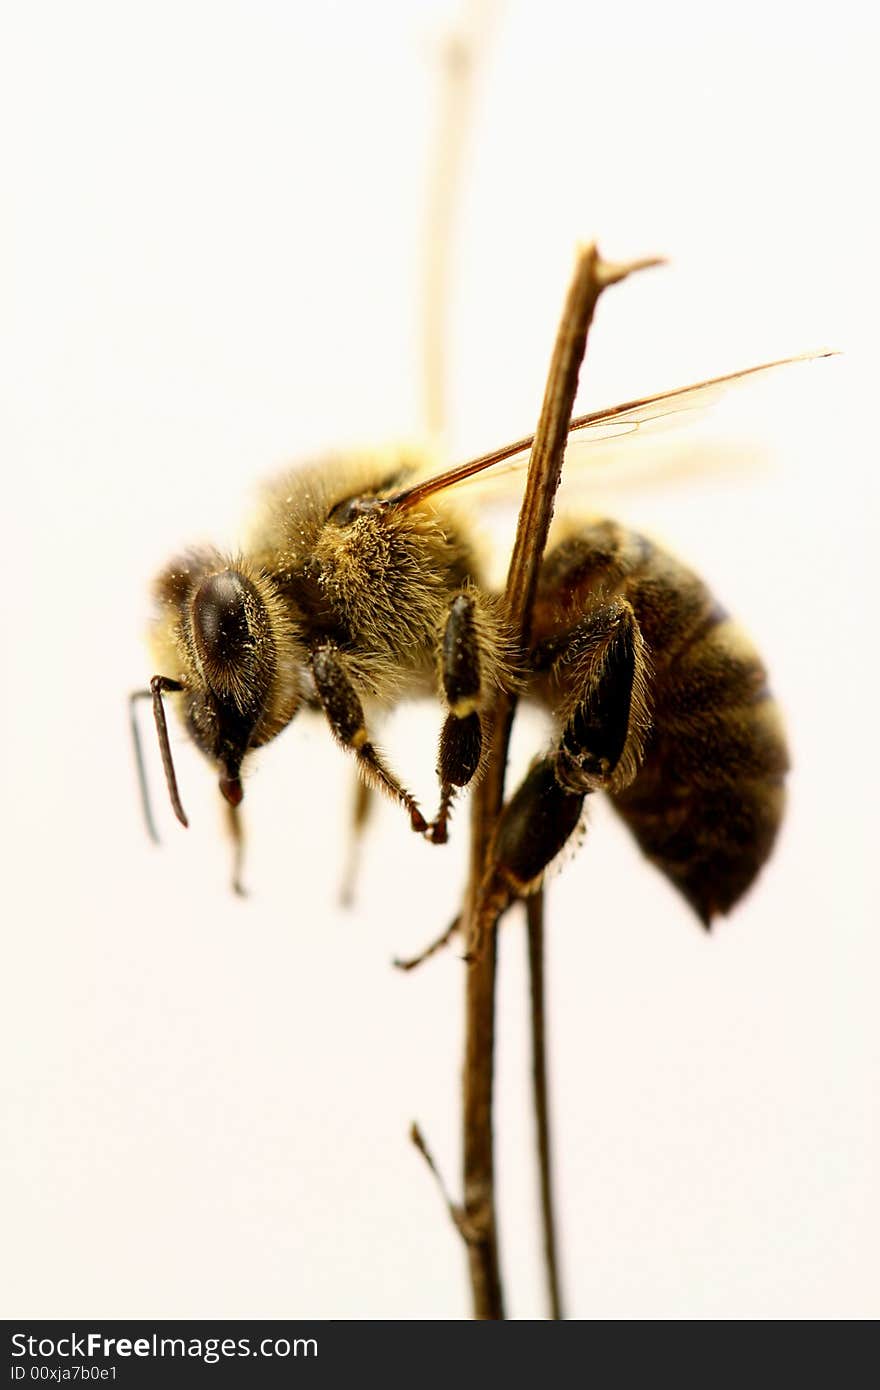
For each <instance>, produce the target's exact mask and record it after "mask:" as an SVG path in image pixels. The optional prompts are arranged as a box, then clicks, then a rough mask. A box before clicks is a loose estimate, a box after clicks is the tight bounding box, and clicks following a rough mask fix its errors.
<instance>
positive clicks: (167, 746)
mask: <svg viewBox="0 0 880 1390" xmlns="http://www.w3.org/2000/svg"><path fill="white" fill-rule="evenodd" d="M182 689H183V686H182V685H181V684H180V681H174V680H171V678H170V677H169V676H154V677H153V679H152V680H151V681H150V693H151V694H152V696H153V718H154V719H155V721H156V733H157V734H158V736H159V752H160V753H161V755H162V766H163V768H164V769H165V781H166V783H167V786H168V795H169V796H170V798H171V805H172V808H173V810H174V814H175V815H176V817H177V819H178V820H179V821H180V824H181V825H185V826H188V825H189V821H188V820H187V818H186V812H185V811H184V809H183V806H182V805H181V804H180V792H179V791H178V790H177V777H176V776H175V773H174V761H173V759H172V757H171V742H170V740H169V738H168V725H167V724H166V722H165V706H164V705H163V704H162V691H163V690H182Z"/></svg>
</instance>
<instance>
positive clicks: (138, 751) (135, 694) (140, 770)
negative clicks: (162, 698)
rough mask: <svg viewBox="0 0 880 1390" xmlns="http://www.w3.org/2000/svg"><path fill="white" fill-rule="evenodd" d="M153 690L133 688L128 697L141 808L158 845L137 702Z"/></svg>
mask: <svg viewBox="0 0 880 1390" xmlns="http://www.w3.org/2000/svg"><path fill="white" fill-rule="evenodd" d="M152 693H153V692H152V691H151V690H133V691H132V692H131V694H130V695H129V697H128V717H129V720H130V724H131V743H132V747H133V748H134V761H135V766H136V768H137V777H138V786H139V788H140V793H141V810H142V811H143V813H144V825H145V826H146V828H147V834H148V835H149V837H150V839H151V840H152V841H153V844H155V845H158V843H159V835H158V832H157V830H156V822H155V821H154V820H153V810H152V807H151V806H150V789H149V787H148V786H147V769H146V767H145V766H144V750H143V745H142V744H141V731H140V729H139V727H138V720H137V709H136V703H137V701H138V700H149V699H151V697H152Z"/></svg>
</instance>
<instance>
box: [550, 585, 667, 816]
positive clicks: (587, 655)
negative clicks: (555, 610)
mask: <svg viewBox="0 0 880 1390" xmlns="http://www.w3.org/2000/svg"><path fill="white" fill-rule="evenodd" d="M646 665H647V657H646V655H645V650H644V643H643V641H642V635H641V631H640V629H639V625H638V622H637V621H636V615H635V613H634V612H633V610H632V607H631V606H630V604H628V603H627V602H626V600H625V599H613V600H611V601H610V602H608V603H603V604H600V605H598V606H597V607H596V608H595V609H593V610H592V612H590V613H589V614H588V615H587V616H586V617H585V618H584V619H583V620H582V621H581V622H580V623H578V625H577V627H576V628H574V629H573V630H572V632H571V633H570V634H569V637H568V640H567V641H566V643H565V645H564V647H563V649H562V650H561V651H560V652H559V654H558V655H557V657H556V661H555V663H554V677H555V678H556V680H557V681H558V683H559V685H560V686H561V687H562V689H561V691H560V693H561V696H562V698H561V701H560V704H559V706H558V708H559V711H560V716H561V718H562V720H563V721H564V722H563V728H562V735H561V737H560V739H559V744H558V746H557V749H556V776H557V778H558V779H559V781H560V782H561V783H562V785H563V786H564V787H567V788H568V789H569V791H582V792H591V791H620V790H621V789H622V788H623V787H624V786H626V785H628V783H629V782H631V781H632V780H633V778H634V776H635V774H636V771H637V767H638V763H639V760H640V758H641V751H642V740H643V738H644V735H645V734H646V732H647V727H648V717H647V704H646V692H645V675H646Z"/></svg>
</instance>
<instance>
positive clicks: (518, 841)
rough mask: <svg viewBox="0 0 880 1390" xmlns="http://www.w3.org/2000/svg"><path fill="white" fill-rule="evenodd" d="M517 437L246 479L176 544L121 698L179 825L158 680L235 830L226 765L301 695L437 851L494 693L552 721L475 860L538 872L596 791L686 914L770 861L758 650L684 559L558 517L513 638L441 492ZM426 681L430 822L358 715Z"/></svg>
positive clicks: (455, 508)
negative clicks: (250, 514) (220, 536)
mask: <svg viewBox="0 0 880 1390" xmlns="http://www.w3.org/2000/svg"><path fill="white" fill-rule="evenodd" d="M819 355H826V354H819ZM796 360H800V359H786V361H796ZM780 365H784V364H783V363H778V362H774V363H768V364H765V365H762V366H760V367H753V368H749V369H747V370H746V371H744V372H737V373H733V374H731V375H730V376H726V377H720V378H715V379H713V380H711V381H707V382H702V383H699V384H698V385H696V386H691V387H686V388H682V389H680V390H677V391H671V392H665V393H663V394H661V395H656V396H651V397H646V398H643V399H641V400H636V401H630V402H626V403H625V404H623V405H619V406H615V407H613V408H612V409H609V410H603V411H597V412H594V413H592V414H590V415H585V416H580V417H579V418H577V419H575V420H574V421H572V426H571V429H572V433H573V434H577V435H579V436H581V437H585V438H590V437H607V436H608V434H609V433H610V434H616V433H626V432H628V431H631V430H635V429H638V428H641V427H642V426H643V425H645V424H647V423H649V422H650V421H652V420H656V419H658V418H661V417H662V416H664V415H666V414H669V413H670V412H672V411H676V410H679V409H689V408H691V407H692V406H693V405H694V404H695V403H699V402H701V401H703V400H705V399H706V398H707V396H709V395H712V394H715V393H717V392H718V391H719V390H723V389H725V388H727V387H728V386H729V385H732V384H733V383H735V382H739V381H742V380H743V379H744V378H746V377H750V376H752V375H754V374H755V373H759V372H764V371H767V370H769V369H770V368H773V367H777V366H780ZM531 442H532V440H531V438H526V439H521V440H517V441H516V442H515V443H513V444H511V445H508V446H506V447H505V448H502V449H498V450H495V451H493V452H492V453H490V454H486V455H483V456H482V457H480V458H478V459H474V460H472V461H470V462H468V463H465V464H463V465H460V466H458V467H457V468H453V469H451V470H448V471H446V472H439V473H436V472H433V471H432V470H431V468H430V466H428V465H426V463H425V460H424V459H423V458H421V457H420V456H419V455H418V454H417V453H414V452H409V451H406V450H397V451H394V452H392V453H377V454H363V455H354V456H349V455H346V456H343V457H339V458H328V459H325V460H323V461H321V462H319V463H314V464H310V465H306V466H303V467H300V468H298V469H295V470H293V471H290V472H288V473H286V474H284V475H283V476H282V477H280V478H279V479H277V480H276V481H275V482H274V483H272V484H271V485H270V486H269V487H268V488H267V489H266V490H265V493H264V497H263V506H262V510H261V514H260V518H259V521H258V523H257V525H256V526H255V527H254V529H253V532H252V534H251V536H250V538H249V540H248V542H247V544H246V545H245V547H244V548H243V549H242V550H241V551H240V552H238V553H236V554H224V553H222V552H220V551H215V550H211V549H200V550H193V551H191V552H189V553H187V554H185V555H184V556H182V557H181V558H178V559H175V560H174V561H172V563H171V564H169V565H168V566H167V567H166V568H165V569H164V570H163V571H162V573H161V574H160V575H159V577H158V580H157V581H156V585H155V597H156V604H157V608H156V614H155V619H154V622H153V625H152V630H151V640H152V649H153V654H154V658H155V662H156V669H157V670H158V671H159V672H160V673H161V674H157V675H155V676H154V677H153V678H152V681H151V682H150V687H149V689H148V690H143V691H137V692H135V693H134V694H133V695H132V697H131V699H132V712H133V713H134V709H135V704H136V702H137V701H139V700H140V699H142V698H148V699H150V700H151V701H152V705H153V710H154V715H155V722H156V728H157V733H158V740H159V748H160V752H161V757H162V762H163V766H164V770H165V775H166V780H167V785H168V790H169V794H170V799H171V803H172V806H173V808H174V811H175V813H176V815H177V818H178V819H179V820H180V821H181V822H182V824H184V825H186V824H187V820H186V816H185V814H184V811H183V807H182V805H181V801H180V796H179V792H178V788H177V781H176V777H175V772H174V766H173V760H172V755H171V747H170V740H169V736H168V729H167V725H166V721H165V712H164V704H163V696H164V695H166V694H169V695H170V696H171V697H172V698H173V700H174V701H175V703H176V704H177V707H178V710H179V713H180V715H181V716H182V719H183V723H184V725H185V726H186V728H187V730H188V732H189V734H190V736H191V738H192V739H193V741H194V742H195V743H196V745H197V746H198V747H199V748H200V749H201V751H202V753H203V754H204V755H205V757H206V758H207V759H208V760H209V762H211V763H212V765H213V766H214V768H215V770H216V771H217V774H218V778H219V788H220V792H221V794H222V796H223V797H224V798H225V800H226V802H227V804H228V807H229V814H230V820H231V823H232V826H233V830H234V833H235V834H236V835H237V836H238V837H239V844H240V830H239V828H238V821H237V814H236V813H237V808H238V806H239V804H240V802H241V800H242V796H243V786H242V770H243V767H244V765H245V763H246V760H247V758H248V756H249V755H250V754H251V753H252V752H253V751H254V750H255V749H257V748H260V747H262V746H263V745H265V744H267V743H269V742H270V741H271V740H272V739H273V738H275V737H276V735H277V734H279V733H280V732H281V730H282V729H284V728H286V727H287V725H288V724H289V723H290V722H291V720H293V719H294V718H295V717H296V716H297V715H298V714H299V713H300V711H303V710H316V711H319V712H321V713H322V714H323V716H324V718H325V719H326V722H327V724H328V725H329V728H330V732H331V734H332V735H333V737H334V739H335V740H336V741H337V743H339V744H340V745H341V747H342V748H343V749H345V750H346V751H347V752H348V753H349V754H350V755H351V756H352V757H353V758H354V760H355V761H356V764H357V768H358V769H359V772H360V774H361V776H362V778H363V780H364V782H365V783H366V784H367V785H368V786H370V787H373V788H378V789H379V790H380V791H381V792H383V793H385V794H386V795H388V796H389V797H391V798H392V799H393V800H394V801H396V802H398V803H399V804H400V805H401V807H402V808H403V810H404V812H405V814H406V816H407V818H408V819H409V822H410V825H411V827H412V829H413V830H414V831H416V832H417V833H419V834H421V835H424V836H425V837H427V838H428V839H429V840H431V841H432V842H433V843H435V844H442V843H443V842H444V841H445V840H446V839H447V836H448V828H449V819H450V814H451V808H452V805H453V800H454V797H455V795H456V794H457V793H458V792H459V791H460V790H461V789H463V788H465V787H467V786H468V785H469V784H471V783H473V782H474V780H475V779H476V778H478V777H479V775H480V772H481V769H482V767H483V764H484V760H485V750H486V748H487V744H488V739H487V732H488V730H487V711H488V709H489V708H490V706H491V705H492V702H493V699H494V697H495V694H496V692H497V690H498V689H499V688H501V689H507V690H509V691H515V692H516V694H517V697H518V698H519V699H523V700H527V701H534V702H537V703H538V704H540V705H542V706H543V707H544V708H545V709H546V710H548V711H549V712H550V713H551V715H552V717H553V735H552V742H551V745H550V747H549V748H548V749H546V750H545V751H543V752H542V753H541V754H540V755H539V756H538V757H537V758H536V759H535V760H534V762H533V763H532V765H531V767H530V769H529V770H528V772H527V774H526V776H525V779H524V781H523V782H522V784H521V785H520V787H519V788H518V789H517V790H516V791H515V792H514V794H513V795H512V797H511V798H510V800H509V801H508V803H507V805H506V807H505V809H504V810H503V812H502V816H501V820H500V822H499V825H498V827H497V830H496V836H495V848H494V857H495V860H496V863H497V865H498V867H499V868H500V870H501V872H502V873H503V875H504V876H505V878H506V879H507V880H508V882H509V883H510V885H511V887H512V888H513V890H514V891H515V892H516V893H517V894H519V895H525V894H527V893H528V892H530V891H532V890H533V889H534V888H535V887H536V886H537V885H538V884H539V883H540V882H541V879H542V876H543V874H544V872H545V870H546V869H547V867H548V865H549V864H550V863H551V861H552V860H553V859H555V858H556V856H557V855H558V854H559V852H560V851H561V850H562V848H563V846H564V845H565V844H566V843H567V842H568V841H569V839H570V837H571V836H572V835H573V834H574V832H575V830H576V828H577V827H578V825H579V823H580V821H581V818H582V809H583V806H584V801H585V798H586V797H587V796H589V795H591V794H593V793H595V792H605V793H606V794H607V796H608V797H609V799H610V801H611V804H612V806H613V807H614V809H615V811H616V812H617V813H618V815H619V816H620V817H621V818H622V820H623V822H624V824H625V825H626V826H627V828H628V830H629V831H630V832H631V834H632V835H633V836H634V838H635V840H636V842H637V843H638V845H639V847H640V849H641V850H642V852H643V853H644V854H645V855H646V856H647V858H648V859H649V860H650V861H651V862H652V863H653V864H654V865H656V867H657V868H658V869H659V870H660V871H661V872H662V873H663V874H664V875H665V876H666V878H667V879H668V880H669V881H670V882H671V883H672V884H673V885H674V886H675V888H676V889H678V891H679V892H680V893H681V894H682V895H683V897H684V898H685V900H686V901H687V903H688V904H689V905H690V907H691V908H692V909H693V911H694V912H695V913H696V915H697V917H698V918H699V920H700V922H702V923H703V924H704V925H705V926H706V927H708V926H709V925H710V923H711V922H712V920H713V918H715V917H716V916H717V915H718V914H723V913H727V912H729V911H730V909H731V908H732V907H733V906H734V905H735V904H736V903H737V902H738V901H739V900H740V898H741V897H742V896H743V894H744V893H745V892H746V890H747V889H748V888H749V887H750V885H751V884H752V883H753V881H754V879H755V877H756V876H757V874H758V873H759V871H760V869H761V867H762V866H763V864H764V863H765V862H766V860H767V858H768V856H769V855H770V853H771V851H772V848H773V844H774V841H775V839H776V836H777V832H778V830H779V826H780V823H781V820H782V816H783V810H784V805H785V775H786V772H787V770H788V766H789V758H788V752H787V748H786V740H785V734H784V730H783V726H782V721H781V718H780V714H779V710H778V707H777V705H776V703H775V702H774V700H773V697H772V695H771V693H770V690H769V688H768V683H767V675H766V671H765V668H764V665H763V662H762V660H761V658H760V656H759V655H758V653H757V651H756V650H755V648H754V647H753V645H752V644H751V643H750V641H749V640H748V638H747V637H746V636H745V635H744V633H743V632H742V631H741V630H740V629H739V628H738V627H737V626H736V624H735V623H734V622H733V621H732V620H731V619H730V618H729V616H728V615H727V613H726V611H725V610H724V609H723V608H722V607H721V606H720V604H719V603H718V602H717V601H716V599H715V598H714V596H713V595H712V593H711V591H710V590H709V588H708V587H707V586H706V584H705V583H704V582H703V581H702V579H700V578H699V576H698V575H696V574H695V573H694V572H693V571H692V570H690V569H688V568H687V566H686V565H685V564H683V563H682V562H681V561H679V560H678V559H676V558H675V557H674V556H672V555H671V554H669V553H667V552H666V551H665V550H663V549H662V548H661V547H660V546H659V545H657V544H655V543H654V542H652V541H651V540H649V539H647V538H646V537H644V536H642V535H640V534H638V533H637V532H635V531H632V530H629V529H626V528H624V527H623V526H621V525H618V524H617V523H616V522H614V521H610V520H589V521H574V520H566V521H565V522H564V523H563V524H562V526H561V527H560V528H558V529H557V530H556V532H555V535H554V536H553V537H552V538H551V542H552V543H551V545H550V548H549V549H548V551H547V553H546V555H545V557H544V559H543V562H542V567H541V570H540V575H539V582H538V590H537V595H536V600H535V605H534V610H533V618H532V628H531V638H530V642H529V645H528V650H526V651H520V650H517V649H516V647H515V644H514V642H513V641H512V639H511V635H510V632H509V630H508V628H507V625H506V622H505V615H504V607H503V603H502V598H501V595H500V594H498V593H494V592H492V590H491V589H490V588H489V587H488V586H487V583H486V577H485V574H484V572H483V563H482V559H481V554H480V549H479V546H478V545H477V543H476V540H475V538H474V534H473V532H474V528H473V526H472V524H471V521H470V518H469V516H468V513H467V511H466V510H465V509H463V508H462V506H461V504H460V498H461V494H460V492H459V488H460V487H461V485H462V484H464V483H465V482H466V481H467V480H468V479H470V478H472V477H474V476H476V475H477V474H481V473H484V472H485V471H486V470H490V469H493V468H494V469H496V470H497V468H498V466H499V465H501V464H503V463H504V462H505V461H506V460H510V459H511V458H512V457H513V456H515V455H522V453H523V451H524V450H527V449H528V447H529V446H530V444H531ZM431 695H433V696H436V697H438V698H439V700H440V703H441V705H442V707H443V710H444V711H445V718H444V722H443V725H442V731H441V734H440V742H439V753H438V759H437V777H438V801H437V810H436V812H435V814H434V816H433V818H432V819H428V818H427V817H426V815H425V814H424V813H423V811H422V809H421V808H420V807H419V806H418V805H417V803H416V801H415V799H414V797H413V796H412V795H411V793H410V792H409V791H408V790H407V787H406V785H405V783H404V781H402V780H401V778H400V777H399V776H398V774H397V772H396V771H395V770H394V769H393V768H392V767H391V765H390V763H389V762H388V761H387V759H386V758H385V756H384V755H383V753H382V752H381V751H380V750H379V748H378V747H377V746H376V744H375V742H374V740H373V734H372V732H371V714H370V712H371V711H375V710H377V709H378V710H381V709H383V708H385V709H387V708H388V707H390V706H392V705H394V703H395V702H397V701H398V700H400V699H401V698H403V697H407V698H410V697H413V696H431ZM133 728H134V730H135V746H136V751H137V754H138V760H139V766H140V769H141V783H142V790H143V794H144V804H145V810H146V814H147V818H148V825H150V826H151V827H152V820H151V816H150V812H149V804H148V801H147V797H146V787H145V781H144V778H143V762H142V758H141V753H140V745H139V743H138V741H137V733H136V730H137V725H136V722H135V720H134V719H133Z"/></svg>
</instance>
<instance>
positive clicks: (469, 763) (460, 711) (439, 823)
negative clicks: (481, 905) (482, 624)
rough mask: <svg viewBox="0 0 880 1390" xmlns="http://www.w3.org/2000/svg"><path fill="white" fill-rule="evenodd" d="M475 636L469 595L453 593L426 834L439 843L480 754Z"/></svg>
mask: <svg viewBox="0 0 880 1390" xmlns="http://www.w3.org/2000/svg"><path fill="white" fill-rule="evenodd" d="M480 644H481V636H480V632H479V628H478V625H477V615H476V602H475V599H474V597H473V595H472V594H458V595H457V596H456V598H454V599H453V600H452V603H451V604H450V608H449V613H448V615H447V618H446V626H445V628H444V630H443V641H442V644H441V648H440V676H441V680H442V683H443V693H444V695H445V696H446V703H447V704H448V706H449V710H450V713H449V714H448V716H447V718H446V722H445V724H444V725H443V732H442V733H441V735H440V754H439V757H438V760H437V776H438V778H439V781H440V810H439V811H438V812H437V817H436V819H435V820H434V821H433V823H432V825H431V828H430V831H429V836H430V838H431V839H432V840H433V842H434V843H435V844H438V845H441V844H445V842H446V838H447V834H448V828H447V827H448V822H449V811H450V808H451V806H452V799H453V797H454V796H455V793H456V791H457V790H458V788H459V787H466V786H467V784H468V783H469V782H470V781H471V779H472V778H473V776H474V774H475V773H476V771H477V768H478V767H479V766H480V760H481V758H482V755H483V725H482V721H481V719H480V713H479V706H480V701H481V697H482V693H483V691H482V661H481V655H480Z"/></svg>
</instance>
